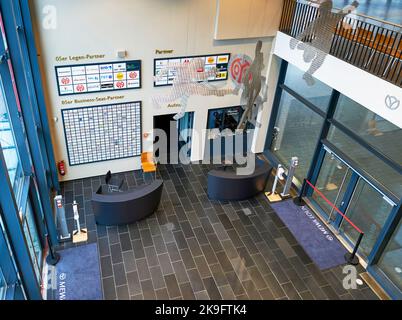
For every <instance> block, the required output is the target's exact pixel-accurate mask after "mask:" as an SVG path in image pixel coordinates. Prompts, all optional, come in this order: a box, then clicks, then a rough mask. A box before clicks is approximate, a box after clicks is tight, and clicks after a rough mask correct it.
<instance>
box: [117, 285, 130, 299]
mask: <svg viewBox="0 0 402 320" xmlns="http://www.w3.org/2000/svg"><path fill="white" fill-rule="evenodd" d="M116 291H117V299H118V300H130V294H129V292H128V286H127V285H124V286H120V287H117V288H116Z"/></svg>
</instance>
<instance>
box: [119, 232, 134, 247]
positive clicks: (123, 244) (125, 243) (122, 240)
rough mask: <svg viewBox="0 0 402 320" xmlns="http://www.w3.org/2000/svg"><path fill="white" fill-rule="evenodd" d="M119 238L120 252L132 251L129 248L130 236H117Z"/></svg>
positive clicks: (123, 234)
mask: <svg viewBox="0 0 402 320" xmlns="http://www.w3.org/2000/svg"><path fill="white" fill-rule="evenodd" d="M119 237H120V245H121V251H123V252H124V251H130V250H132V249H133V248H132V246H131V239H130V234H129V233H122V234H119Z"/></svg>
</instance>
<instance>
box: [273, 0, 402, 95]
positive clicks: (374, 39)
mask: <svg viewBox="0 0 402 320" xmlns="http://www.w3.org/2000/svg"><path fill="white" fill-rule="evenodd" d="M336 11H337V10H335V9H334V10H333V12H334V13H335V12H336ZM318 16H319V10H318V5H316V4H312V3H308V2H306V1H303V0H284V6H283V11H282V18H281V22H280V26H279V31H281V32H283V33H286V34H287V35H289V36H291V37H294V38H296V37H298V36H299V35H300V34H301V33H302V32H303V31H304V30H305V29H306V28H307V27H308V26H309V25H310V24H311V23H313V22H314V21H315V19H317V17H318ZM318 29H319V28H316V29H315V30H314V32H315V33H317V32H319V30H318ZM314 32H313V34H310V35H308V36H306V37H304V39H302V41H303V42H305V43H309V42H311V41H312V40H313V38H314V37H315V35H314ZM329 54H331V55H332V56H334V57H336V58H338V59H341V60H343V61H345V62H348V63H350V64H352V65H354V66H356V67H358V68H360V69H363V70H365V71H367V72H369V73H371V74H373V75H375V76H377V77H380V78H382V79H384V80H386V81H388V82H391V83H393V84H395V85H397V86H399V87H402V26H399V25H397V24H393V23H387V22H385V21H382V20H378V19H374V18H371V17H367V16H364V15H359V14H351V15H347V16H346V17H344V18H343V19H342V20H341V21H340V22H339V23H338V24H337V25H336V27H335V28H334V30H333V37H332V44H331V48H330V50H329Z"/></svg>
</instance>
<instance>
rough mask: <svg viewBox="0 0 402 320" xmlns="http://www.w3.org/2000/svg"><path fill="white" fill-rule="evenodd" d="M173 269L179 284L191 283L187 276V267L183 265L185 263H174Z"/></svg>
mask: <svg viewBox="0 0 402 320" xmlns="http://www.w3.org/2000/svg"><path fill="white" fill-rule="evenodd" d="M172 266H173V269H174V274H175V275H176V278H177V282H178V283H179V284H180V283H185V282H189V281H190V280H189V278H188V275H187V271H186V267H185V266H184V264H183V261H181V260H180V261H176V262H173V263H172Z"/></svg>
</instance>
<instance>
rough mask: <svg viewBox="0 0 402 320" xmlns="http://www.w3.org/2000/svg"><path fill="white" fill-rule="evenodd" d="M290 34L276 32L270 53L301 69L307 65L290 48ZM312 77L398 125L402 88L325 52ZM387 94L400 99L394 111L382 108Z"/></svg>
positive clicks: (300, 54)
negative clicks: (318, 67) (272, 51)
mask: <svg viewBox="0 0 402 320" xmlns="http://www.w3.org/2000/svg"><path fill="white" fill-rule="evenodd" d="M290 39H291V37H290V36H288V35H286V34H284V33H282V32H278V34H277V36H276V38H275V48H274V53H275V55H277V56H278V57H280V58H282V59H284V60H286V61H288V62H289V63H291V64H292V65H295V66H296V67H298V68H299V69H300V70H302V71H306V70H307V69H308V68H309V66H310V65H309V64H308V63H305V62H304V60H303V51H301V50H291V49H290V47H289V42H290ZM314 77H315V78H317V79H318V80H320V81H322V82H323V83H325V84H326V85H328V86H330V87H332V88H334V89H336V90H337V91H339V92H341V93H342V94H344V95H345V96H347V97H349V98H350V99H352V100H354V101H356V102H357V103H359V104H361V105H362V106H364V107H366V108H367V109H369V110H371V111H373V112H374V113H376V114H378V115H380V116H381V117H383V118H384V119H386V120H388V121H389V122H391V123H393V124H395V125H396V126H398V127H399V128H402V89H401V88H400V87H397V86H396V85H393V84H391V83H390V82H387V81H385V80H382V79H381V78H379V77H376V76H374V75H372V74H370V73H368V72H366V71H363V70H361V69H359V68H357V67H355V66H353V65H351V64H349V63H346V62H344V61H342V60H339V59H337V58H335V57H333V56H331V55H328V56H327V57H326V59H325V61H324V63H323V65H322V66H321V68H320V69H318V71H317V72H316V73H314ZM387 95H391V96H394V97H396V98H397V99H399V101H401V105H400V106H399V108H398V109H396V110H391V109H389V108H387V107H386V104H385V98H386V97H387Z"/></svg>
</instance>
